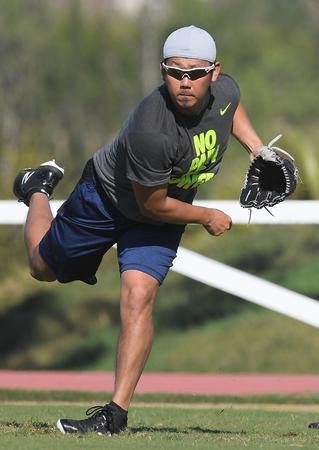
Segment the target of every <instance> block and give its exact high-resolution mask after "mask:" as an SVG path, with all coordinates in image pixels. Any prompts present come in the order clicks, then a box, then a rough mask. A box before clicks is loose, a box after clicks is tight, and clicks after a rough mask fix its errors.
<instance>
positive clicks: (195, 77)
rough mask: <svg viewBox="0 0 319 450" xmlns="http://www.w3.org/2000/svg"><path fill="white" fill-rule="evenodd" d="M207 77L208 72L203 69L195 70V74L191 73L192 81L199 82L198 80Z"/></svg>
mask: <svg viewBox="0 0 319 450" xmlns="http://www.w3.org/2000/svg"><path fill="white" fill-rule="evenodd" d="M205 75H207V72H206V70H203V69H197V70H194V71H193V72H190V73H189V76H190V79H191V80H198V78H202V77H204V76H205Z"/></svg>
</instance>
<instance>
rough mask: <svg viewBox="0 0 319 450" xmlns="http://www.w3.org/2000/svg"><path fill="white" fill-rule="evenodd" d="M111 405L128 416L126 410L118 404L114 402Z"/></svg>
mask: <svg viewBox="0 0 319 450" xmlns="http://www.w3.org/2000/svg"><path fill="white" fill-rule="evenodd" d="M109 405H111V406H115V408H117V409H119V410H120V412H121V413H125V414H127V411H126V410H125V409H123V408H121V407H120V405H118V404H117V403H115V402H113V400H112V401H111V402H110V403H109Z"/></svg>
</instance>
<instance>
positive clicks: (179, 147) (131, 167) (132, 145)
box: [93, 74, 240, 223]
mask: <svg viewBox="0 0 319 450" xmlns="http://www.w3.org/2000/svg"><path fill="white" fill-rule="evenodd" d="M239 96H240V93H239V87H238V85H237V84H236V82H235V81H234V80H233V79H232V78H231V77H230V76H229V75H226V74H220V75H219V77H218V78H217V80H216V81H215V82H214V83H212V84H211V87H210V92H209V98H208V99H207V107H206V108H205V109H204V111H203V112H202V113H201V114H200V115H198V116H184V115H182V114H180V113H178V112H177V111H176V109H175V108H174V106H173V104H172V102H171V99H170V97H169V94H168V92H167V89H166V87H165V85H164V84H163V85H162V86H160V87H158V88H156V89H155V90H154V91H153V92H152V93H151V94H150V95H148V96H147V97H145V98H144V99H143V100H142V101H141V102H140V103H139V104H138V105H137V107H136V108H135V110H134V111H133V112H132V113H131V114H130V115H129V117H128V119H127V121H126V123H125V124H124V125H123V127H122V129H121V130H120V132H119V133H118V135H117V136H116V137H115V139H114V140H113V141H112V142H111V143H108V144H106V145H105V146H104V147H102V148H101V149H99V150H98V151H97V152H96V153H95V154H94V155H93V161H94V166H95V169H96V172H97V175H98V177H99V179H100V182H101V185H102V187H103V189H104V190H105V192H106V194H107V196H108V197H109V199H110V200H111V202H112V203H113V204H114V205H115V206H116V207H117V208H118V209H119V210H120V211H121V212H122V214H124V215H125V216H126V217H128V218H130V219H132V220H136V221H139V222H148V223H154V222H153V221H152V220H150V219H147V218H146V217H144V216H143V215H142V214H141V213H140V210H139V207H138V205H137V202H136V199H135V196H134V192H133V189H132V184H131V182H132V181H136V182H138V183H140V184H141V185H143V186H158V185H163V184H167V186H168V196H170V197H173V198H176V199H178V200H181V201H184V202H187V203H192V201H193V199H194V197H195V194H196V191H197V188H198V186H200V185H201V184H203V183H206V182H207V181H209V180H211V179H212V178H213V177H214V175H215V174H216V173H217V172H218V169H219V167H220V164H221V161H222V158H223V154H224V152H225V150H226V147H227V143H228V140H229V136H230V132H231V128H232V121H233V116H234V113H235V111H236V108H237V106H238V103H239Z"/></svg>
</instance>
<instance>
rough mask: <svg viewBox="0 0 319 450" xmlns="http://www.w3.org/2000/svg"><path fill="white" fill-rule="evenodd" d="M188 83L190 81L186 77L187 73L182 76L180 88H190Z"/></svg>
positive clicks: (187, 76) (188, 77)
mask: <svg viewBox="0 0 319 450" xmlns="http://www.w3.org/2000/svg"><path fill="white" fill-rule="evenodd" d="M190 81H191V79H190V76H189V75H188V73H185V74H184V75H183V78H182V79H181V87H185V88H188V87H190Z"/></svg>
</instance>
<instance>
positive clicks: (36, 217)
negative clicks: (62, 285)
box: [24, 192, 56, 281]
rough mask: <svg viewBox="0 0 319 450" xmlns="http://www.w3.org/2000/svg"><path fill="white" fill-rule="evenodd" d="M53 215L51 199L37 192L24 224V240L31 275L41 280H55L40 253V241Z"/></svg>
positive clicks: (32, 198) (32, 199) (31, 200)
mask: <svg viewBox="0 0 319 450" xmlns="http://www.w3.org/2000/svg"><path fill="white" fill-rule="evenodd" d="M52 220H53V215H52V212H51V208H50V204H49V199H48V197H47V196H46V195H45V194H42V193H39V192H36V193H34V194H33V195H32V196H31V199H30V204H29V211H28V215H27V220H26V223H25V226H24V242H25V245H26V249H27V254H28V259H29V265H30V270H31V275H32V276H33V277H34V278H36V279H37V280H40V281H54V280H55V279H56V277H55V275H54V273H53V272H52V270H51V269H50V268H49V267H48V266H47V264H46V263H45V262H44V261H43V259H42V257H41V255H40V253H39V243H40V241H41V239H42V238H43V236H44V235H45V234H46V232H47V231H48V229H49V228H50V225H51V222H52Z"/></svg>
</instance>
